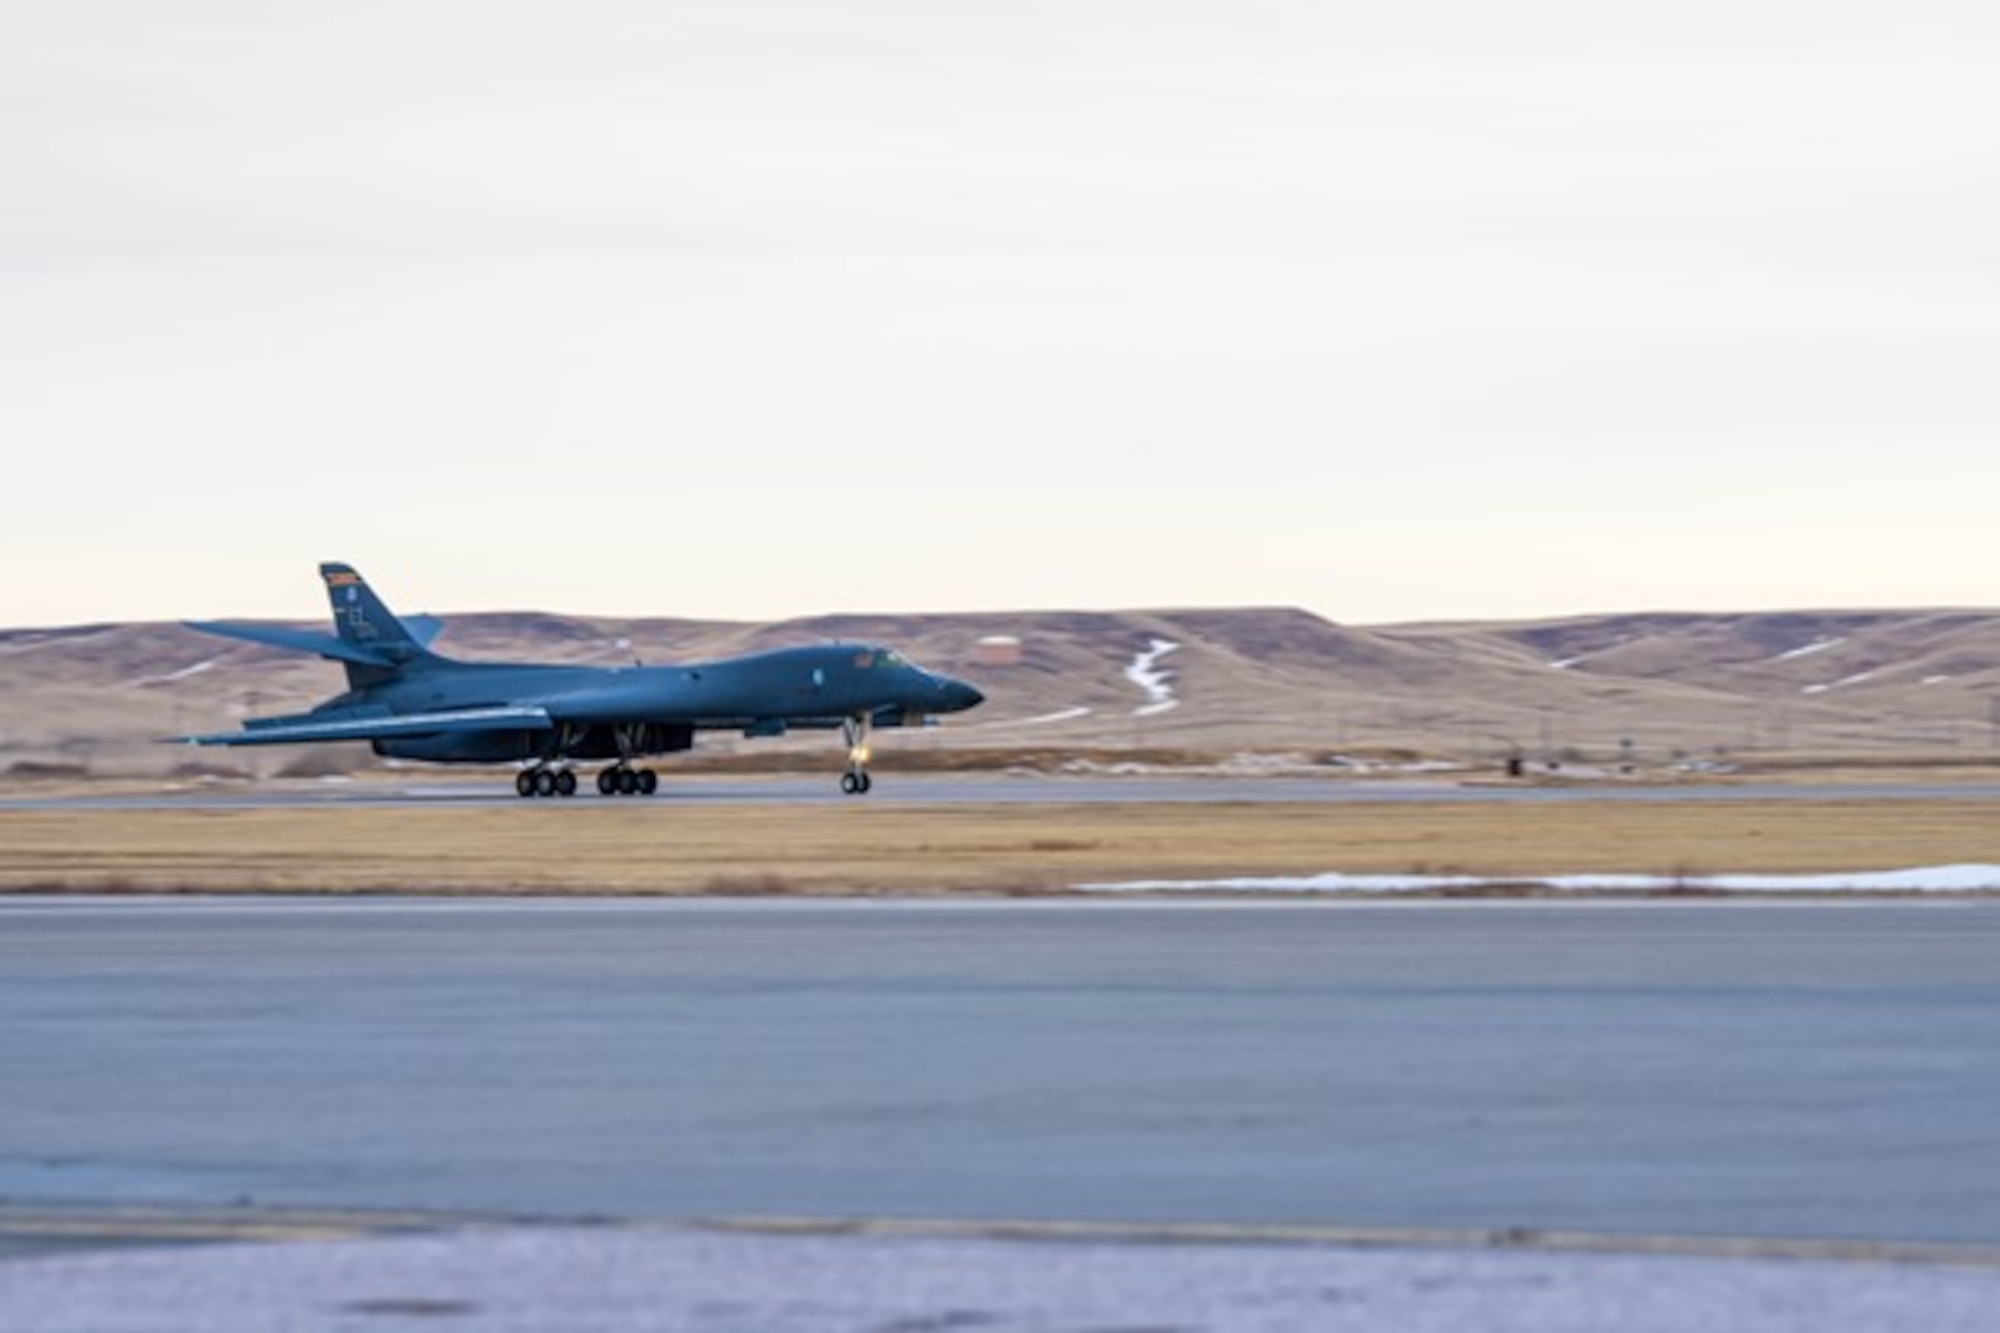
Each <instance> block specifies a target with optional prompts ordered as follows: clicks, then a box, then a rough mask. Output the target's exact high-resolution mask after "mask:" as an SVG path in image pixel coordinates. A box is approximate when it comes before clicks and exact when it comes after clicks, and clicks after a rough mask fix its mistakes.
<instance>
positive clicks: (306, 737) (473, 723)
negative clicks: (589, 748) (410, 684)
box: [180, 707, 555, 745]
mask: <svg viewBox="0 0 2000 1333" xmlns="http://www.w3.org/2000/svg"><path fill="white" fill-rule="evenodd" d="M554 725H555V724H554V723H553V722H551V721H549V715H548V711H547V710H546V709H542V708H514V707H506V708H461V709H457V710H453V709H443V710H440V711H438V712H435V713H402V714H389V713H383V714H376V715H373V716H360V717H357V716H354V715H353V714H352V713H350V714H348V715H346V716H344V717H343V716H339V715H334V716H324V715H322V716H319V717H315V716H314V715H313V714H311V713H301V714H298V715H296V716H293V717H274V718H269V719H252V720H251V721H249V722H247V723H245V724H244V728H243V730H242V731H219V732H214V733H212V734H210V735H206V736H183V737H181V738H180V739H181V740H182V741H184V742H186V743H188V744H191V745H294V744H299V743H301V742H305V741H376V740H394V739H396V738H398V737H410V736H467V735H472V734H475V733H478V732H489V731H547V730H549V729H550V728H552V727H553V726H554Z"/></svg>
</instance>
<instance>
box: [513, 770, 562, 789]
mask: <svg viewBox="0 0 2000 1333" xmlns="http://www.w3.org/2000/svg"><path fill="white" fill-rule="evenodd" d="M514 794H515V795H516V796H574V795H576V774H575V773H572V772H571V771H570V770H569V769H567V768H524V769H522V770H521V771H520V772H519V773H516V774H515V775H514Z"/></svg>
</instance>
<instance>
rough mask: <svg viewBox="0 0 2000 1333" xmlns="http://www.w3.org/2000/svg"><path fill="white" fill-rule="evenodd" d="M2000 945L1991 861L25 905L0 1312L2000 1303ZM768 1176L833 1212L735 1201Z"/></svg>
mask: <svg viewBox="0 0 2000 1333" xmlns="http://www.w3.org/2000/svg"><path fill="white" fill-rule="evenodd" d="M1996 944H2000V904H1994V903H1985V902H1982V903H1924V904H1888V903H1869V904H1828V903H1815V904H1756V905H1749V904H1716V903H1677V904H1671V905H1666V904H1635V903H1625V904H1581V905H1579V904H1564V905H1554V904H1535V903H1515V904H1506V905H1493V904H1484V905H1475V904H1455V903H1430V904H1346V905H1335V904H1277V903H1265V904H1221V903H1205V904H1180V903H1164V904H1158V903H1155V904H1135V903H1117V902H1109V903H1060V904H1054V903H1005V902H981V903H932V904H920V903H883V902H866V901H861V902H839V903H796V902H773V901H758V902H715V901H708V902H633V901H629V900H615V901H608V900H596V901H590V902H581V903H579V902H567V901H565V902H558V901H549V900H540V901H526V902H519V901H495V900H486V901H471V902H466V901H453V902H441V901H423V900H392V901H382V900H374V901H363V902H355V901H329V900H253V901H237V900H229V901H221V900H213V899H199V898H196V899H186V900H169V901H163V900H139V901H106V900H82V899H12V900H0V1013H5V1014H6V1016H7V1021H6V1022H5V1023H4V1024H0V1069H4V1070H5V1071H6V1075H7V1077H6V1079H5V1082H4V1092H0V1096H4V1108H3V1109H4V1116H0V1327H6V1328H8V1329H18V1330H22V1333H29V1331H31V1330H44V1329H63V1330H68V1329H74V1328H86V1327H87V1328H91V1329H93V1330H103V1331H104V1333H115V1331H117V1330H164V1329H181V1328H187V1327H201V1328H205V1329H213V1330H232V1329H246V1330H247V1329H261V1328H267V1327H300V1328H320V1327H325V1328H348V1327H369V1328H391V1327H434V1326H441V1324H443V1323H449V1325H450V1326H451V1327H455V1328H467V1329H481V1330H485V1329H516V1328H521V1329H526V1328H550V1327H562V1328H599V1329H639V1328H654V1327H674V1328H685V1329H692V1330H716V1331H717V1333H748V1330H759V1333H765V1331H770V1330H777V1331H784V1330H796V1331H798V1333H820V1331H821V1330H825V1331H827V1333H831V1331H832V1330H854V1329H870V1330H889V1329H897V1330H916V1329H936V1330H949V1329H975V1328H976V1329H993V1330H1002V1331H1005V1330H1020V1331H1021V1333H1028V1331H1030V1330H1035V1331H1041V1330H1059V1329H1062V1330H1067V1329H1100V1328H1102V1329H1109V1328H1134V1329H1136V1328H1148V1329H1174V1330H1183V1331H1185V1333H1237V1331H1238V1330H1243V1331H1245V1333H1247V1331H1249V1330H1264V1329H1280V1328H1283V1329H1292V1328H1311V1329H1315V1330H1318V1329H1327V1330H1339V1329H1349V1328H1352V1329H1377V1328H1385V1327H1393V1328H1398V1329H1407V1330H1412V1331H1413V1333H1423V1331H1424V1330H1432V1329H1439V1330H1441V1329H1463V1328H1472V1327H1477V1328H1482V1329H1502V1330H1505V1329H1522V1330H1528V1329H1533V1330H1537V1331H1538V1333H1546V1331H1547V1330H1565V1329H1574V1330H1585V1329H1591V1330H1595V1329H1601V1328H1610V1327H1616V1328H1620V1329H1625V1330H1653V1329H1659V1330H1669V1329H1672V1330H1678V1329H1682V1328H1691V1327H1699V1328H1704V1329H1715V1330H1725V1331H1726V1330H1733V1329H1757V1330H1799V1331H1800V1333H1805V1331H1806V1330H1811V1331H1812V1333H1823V1331H1824V1330H1829V1329H1857V1330H1876V1329H1880V1330H1885V1331H1886V1330H1900V1329H1904V1328H1916V1327H1921V1328H1926V1329H1933V1330H1974V1329H1982V1328H1985V1327H1989V1326H1990V1323H1989V1322H1987V1321H1989V1320H1990V1317H1991V1311H1992V1310H1993V1309H1994V1308H1996V1305H2000V1265H1996V1255H2000V1192H1997V1191H1996V1190H1995V1189H1994V1187H1993V1184H1992V1182H1993V1181H1995V1180H2000V1129H1996V1127H1995V1122H1994V1120H1993V1117H1992V1115H1991V1107H1992V1106H1993V1105H1994V1104H1995V1101H1996V1097H2000V1062H1996V1061H1994V1060H1993V1058H1992V1052H1993V1051H1994V1050H1996V1049H2000V1003H1996V1001H2000V948H1996V947H1995V946H1996ZM773 1215H782V1216H784V1217H789V1218H803V1219H819V1220H817V1221H812V1220H805V1221H786V1222H780V1221H772V1220H766V1221H754V1220H749V1221H739V1222H736V1223H730V1224H726V1225H723V1226H720V1227H718V1226H716V1225H714V1224H708V1223H702V1222H700V1221H699V1219H705V1218H706V1219H713V1218H737V1219H753V1218H765V1219H769V1218H772V1217H773ZM899 1218H902V1219H917V1218H923V1219H937V1220H935V1221H929V1222H922V1223H918V1222H898V1221H896V1220H895V1219H899ZM995 1218H1017V1219H1027V1224H1025V1225H1021V1226H1003V1227H996V1226H994V1225H992V1224H991V1222H990V1219H995ZM592 1219H595V1220H596V1221H597V1223H598V1224H596V1225H587V1226H579V1225H578V1223H579V1222H583V1221H586V1220H592ZM849 1219H873V1220H864V1221H862V1222H859V1223H856V1222H853V1221H851V1220H849ZM1093 1220H1094V1221H1095V1222H1096V1223H1097V1224H1098V1225H1095V1226H1091V1225H1079V1222H1082V1223H1089V1222H1091V1221H1093ZM1663 1235H1664V1236H1665V1237H1667V1239H1664V1240H1663V1239H1661V1237H1662V1236H1663ZM1744 1237H1748V1238H1751V1239H1750V1241H1749V1242H1748V1243H1744V1242H1743V1241H1741V1240H1732V1239H1730V1238H1744ZM1673 1238H1679V1239H1673ZM1757 1238H1763V1239H1761V1240H1760V1239H1757ZM1801 1238H1803V1239H1801ZM1219 1241H1226V1243H1224V1244H1217V1242H1219Z"/></svg>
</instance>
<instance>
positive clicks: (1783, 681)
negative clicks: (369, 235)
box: [0, 608, 2000, 774]
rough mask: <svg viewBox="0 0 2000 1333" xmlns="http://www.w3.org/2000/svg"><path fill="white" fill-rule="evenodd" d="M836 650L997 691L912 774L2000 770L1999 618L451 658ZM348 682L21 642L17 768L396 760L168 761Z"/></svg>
mask: <svg viewBox="0 0 2000 1333" xmlns="http://www.w3.org/2000/svg"><path fill="white" fill-rule="evenodd" d="M306 623H311V622H306ZM313 627H315V628H317V625H316V624H314V625H313ZM1003 637H1004V639H1005V640H1008V641H1011V642H1000V641H998V640H1001V639H1003ZM828 639H873V640H882V641H887V642H890V643H894V644H896V645H897V646H898V647H900V648H902V649H904V650H905V651H906V652H908V653H909V654H910V655H911V656H913V657H915V658H916V659H918V660H919V661H922V662H925V663H927V664H931V665H935V666H938V667H942V668H944V669H947V670H949V671H952V672H953V673H955V674H961V675H964V676H966V677H968V678H970V679H972V680H974V681H975V682H977V683H978V684H979V685H980V686H981V687H982V688H983V689H985V690H986V692H987V696H988V703H987V704H986V706H985V707H983V708H981V709H980V710H979V711H977V712H976V713H973V714H970V715H967V716H966V717H964V718H962V719H953V720H952V722H951V723H950V724H949V725H948V726H947V727H944V728H940V729H937V730H934V731H927V732H923V733H914V734H904V735H901V736H887V737H884V738H883V740H882V743H881V744H880V746H879V747H878V748H879V750H880V751H881V752H882V754H883V757H884V759H885V761H891V762H893V757H894V756H895V754H896V753H897V752H898V751H903V752H906V753H910V752H915V753H933V752H943V751H949V752H952V753H954V754H964V753H973V754H975V755H976V754H977V753H979V752H990V753H992V755H993V757H994V758H995V759H998V758H999V757H1000V756H1001V754H1002V753H1005V754H1007V755H1009V756H1013V757H1016V758H1018V757H1019V756H1021V755H1022V754H1026V753H1028V752H1034V751H1042V752H1047V753H1048V754H1050V755H1053V756H1060V755H1062V754H1067V753H1075V752H1079V751H1090V752H1104V751H1109V752H1134V751H1182V752H1191V753H1192V754H1195V755H1199V756H1202V757H1205V758H1209V759H1220V758H1225V757H1228V756H1234V755H1246V754H1248V755H1266V756H1276V755H1296V756H1303V757H1304V758H1305V759H1306V760H1307V761H1311V762H1319V763H1327V762H1336V761H1337V760H1338V759H1339V757H1341V756H1355V757H1361V758H1366V757H1367V756H1377V757H1380V756H1385V755H1401V756H1404V757H1407V758H1420V757H1430V758H1442V759H1454V760H1473V761H1477V762H1482V763H1483V762H1488V761H1491V760H1494V759H1496V758H1497V757H1500V756H1504V755H1507V754H1510V753H1518V754H1521V755H1524V756H1527V757H1529V758H1531V759H1532V760H1534V761H1535V762H1537V763H1540V762H1542V761H1544V760H1546V759H1547V758H1549V757H1551V756H1561V757H1564V758H1566V759H1567V760H1568V761H1570V762H1572V763H1575V762H1600V763H1613V762H1616V763H1623V762H1627V761H1630V762H1633V763H1636V764H1641V765H1652V764H1663V763H1669V762H1686V761H1698V760H1702V759H1704V758H1712V757H1714V756H1717V755H1741V754H1744V753H1767V752H1774V751H1783V752H1817V753H1827V752H1843V753H1859V754H1867V753H1882V754H1886V753H1892V752H1893V753H1908V752H1924V753H1926V754H1931V755H1934V756H1939V757H1944V758H1952V757H1957V758H1959V759H1961V760H1972V759H1987V758H2000V754H1996V752H1995V751H1996V746H1997V745H2000V611H1991V610H1879V611H1868V610H1849V611H1820V612H1806V611H1801V612H1783V613H1775V612H1774V613H1744V614H1727V615H1722V614H1716V615H1702V614H1633V615H1610V616H1583V617H1575V618H1567V619H1553V620H1533V621H1506V622H1499V621H1487V622H1461V623H1427V624H1404V625H1384V626H1368V627H1361V626H1347V625H1338V624H1335V623H1333V622H1330V621H1327V620H1325V619H1322V618H1320V617H1318V616H1316V615H1313V614H1310V613H1308V612H1305V611H1301V610H1294V609H1287V608H1234V609H1205V610H1160V611H1132V612H1078V611H1044V612H1021V613H1018V614H981V615H936V616H826V617H817V618H812V619H803V620H794V621H786V622H783V623H777V624H749V623H734V622H721V621H695V620H671V619H638V620H612V619H598V618H578V617H567V616H560V615H552V614H547V613H539V612H536V613H528V612H522V613H484V614H472V615H463V616H457V617H450V618H448V630H447V632H446V635H445V637H444V638H443V640H442V641H441V642H440V643H439V645H438V646H439V648H440V649H441V650H442V651H444V652H446V653H449V654H451V655H455V656H461V657H467V658H525V659H546V660H553V661H570V662H598V663H613V662H619V661H628V660H631V659H632V658H633V657H635V656H636V657H637V658H639V659H641V660H646V661H662V662H663V661H679V660H699V659H703V658H708V657H715V656H721V655H725V654H731V653H737V652H742V651H746V650H750V649H755V648H762V647H772V646H777V645H781V644H791V643H810V642H820V641H825V640H828ZM340 686H341V678H340V672H339V670H338V668H337V667H335V666H334V665H333V664H331V663H327V662H322V661H319V660H318V659H314V658H302V657H297V656H290V655H287V654H283V653H279V652H275V651H271V650H268V649H263V648H259V647H256V646H253V645H250V644H243V643H235V642H231V641H227V640H221V639H214V638H210V637H206V636H203V635H199V634H196V633H193V632H192V631H189V630H187V629H184V628H182V627H180V626H178V625H173V624H157V623H143V624H111V625H84V626H71V627H62V628H52V629H19V630H11V631H0V772H6V771H13V772H15V773H16V774H24V773H35V772H48V771H70V772H85V771H87V772H90V773H93V774H157V773H164V772H168V771H171V770H173V769H174V768H175V767H176V766H181V765H187V764H191V763H192V764H198V765H210V766H217V767H222V768H229V767H242V766H246V765H247V766H249V767H250V768H252V769H253V770H254V771H257V772H260V773H270V772H275V771H280V770H283V769H286V768H291V769H294V770H298V771H313V770H314V769H315V767H316V766H317V767H320V768H324V767H328V766H332V767H342V766H355V765H368V764H372V762H373V761H372V759H370V758H369V757H368V756H367V755H366V752H365V751H357V750H355V749H353V748H343V749H342V750H339V751H336V752H334V753H333V754H332V755H326V754H320V755H317V756H315V754H314V752H312V751H306V750H276V751H268V752H234V753H228V754H220V753H218V752H214V751H205V752H199V753H197V752H194V751H190V750H185V749H181V748H177V747H169V746H160V745H157V744H154V743H153V742H154V741H155V740H156V739H157V738H160V737H163V736H170V735H175V734H180V733H185V732H190V731H199V730H209V729H219V728H224V727H228V726H231V725H233V724H234V723H235V722H236V721H237V720H238V719H240V718H241V717H243V716H245V715H247V714H255V713H274V712H286V711H293V710H296V709H300V708H304V707H307V706H309V705H311V704H312V703H314V702H315V701H317V700H319V699H321V698H324V697H326V696H327V695H330V694H333V693H335V692H337V691H338V689H339V688H340ZM836 743H837V742H835V741H832V740H830V739H828V738H827V737H824V736H812V737H800V738H797V739H788V740H785V741H780V742H763V741H759V742H743V741H740V740H738V739H735V738H732V737H727V736H721V737H710V736H704V737H703V740H702V744H701V745H700V747H699V748H698V750H697V752H696V753H697V756H702V755H728V754H732V753H735V752H737V751H742V752H744V753H770V754H778V755H783V754H788V753H794V752H796V753H797V754H799V755H800V756H801V757H802V759H803V756H806V755H812V756H815V757H816V758H818V759H820V760H822V761H823V760H824V759H825V758H826V755H827V753H828V752H829V749H830V747H831V746H833V745H835V744H836Z"/></svg>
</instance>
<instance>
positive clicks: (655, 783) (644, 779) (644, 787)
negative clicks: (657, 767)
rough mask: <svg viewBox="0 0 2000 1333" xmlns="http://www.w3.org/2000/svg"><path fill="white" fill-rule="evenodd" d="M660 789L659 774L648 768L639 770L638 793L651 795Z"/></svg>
mask: <svg viewBox="0 0 2000 1333" xmlns="http://www.w3.org/2000/svg"><path fill="white" fill-rule="evenodd" d="M659 789H660V775H659V774H658V773H655V772H654V771H653V770H652V769H650V768H642V769H640V770H639V794H640V795H641V796H651V795H652V794H653V793H654V792H656V791H658V790H659Z"/></svg>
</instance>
